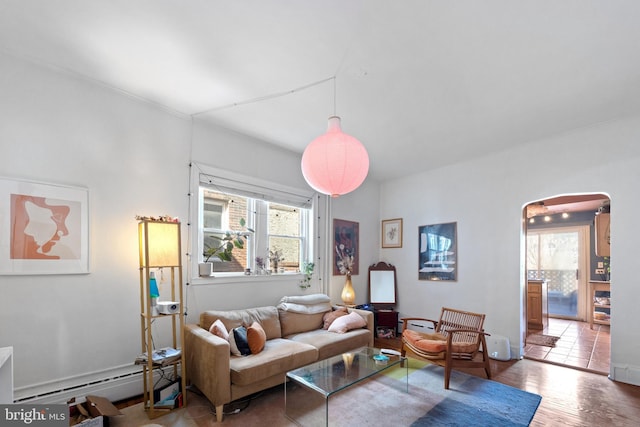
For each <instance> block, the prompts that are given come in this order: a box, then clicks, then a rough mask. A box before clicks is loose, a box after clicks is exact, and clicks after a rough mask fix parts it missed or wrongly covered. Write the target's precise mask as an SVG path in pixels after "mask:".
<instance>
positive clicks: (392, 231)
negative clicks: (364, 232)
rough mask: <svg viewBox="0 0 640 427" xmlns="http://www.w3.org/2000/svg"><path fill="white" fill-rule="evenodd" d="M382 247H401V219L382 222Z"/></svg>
mask: <svg viewBox="0 0 640 427" xmlns="http://www.w3.org/2000/svg"><path fill="white" fill-rule="evenodd" d="M382 247H383V248H401V247H402V218H395V219H385V220H383V221H382Z"/></svg>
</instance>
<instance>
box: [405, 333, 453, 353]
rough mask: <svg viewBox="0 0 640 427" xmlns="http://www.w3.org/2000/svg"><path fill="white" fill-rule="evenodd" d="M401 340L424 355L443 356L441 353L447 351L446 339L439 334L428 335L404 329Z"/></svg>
mask: <svg viewBox="0 0 640 427" xmlns="http://www.w3.org/2000/svg"><path fill="white" fill-rule="evenodd" d="M402 338H403V339H405V340H406V341H407V342H408V343H409V344H410V345H412V346H414V347H415V348H417V349H418V350H421V351H423V352H425V353H430V354H433V355H437V356H443V355H444V353H443V352H444V351H446V350H447V337H445V336H444V335H442V334H439V333H431V334H430V333H425V332H418V331H414V330H411V329H406V330H405V331H404V332H403V333H402Z"/></svg>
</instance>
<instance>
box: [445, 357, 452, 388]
mask: <svg viewBox="0 0 640 427" xmlns="http://www.w3.org/2000/svg"><path fill="white" fill-rule="evenodd" d="M449 378H451V365H449V364H448V363H447V365H446V366H445V367H444V389H445V390H449Z"/></svg>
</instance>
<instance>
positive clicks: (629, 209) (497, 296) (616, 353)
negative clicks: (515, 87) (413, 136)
mask: <svg viewBox="0 0 640 427" xmlns="http://www.w3.org/2000/svg"><path fill="white" fill-rule="evenodd" d="M639 137H640V118H639V117H632V118H626V119H621V120H619V121H615V122H610V123H603V124H600V125H597V126H593V127H590V128H585V129H579V130H576V131H574V132H570V133H567V134H563V135H560V136H555V137H552V138H548V139H545V140H541V141H536V142H535V143H530V144H528V145H527V146H524V147H519V148H516V149H512V150H510V151H507V152H502V153H495V154H488V155H487V156H486V157H484V158H479V159H475V160H474V161H471V162H465V163H459V164H456V165H453V166H450V167H443V168H440V169H437V170H434V171H431V172H425V173H417V174H415V175H412V176H409V177H405V178H402V179H398V180H395V181H392V182H386V183H384V184H382V186H381V195H380V219H385V218H403V220H404V244H403V247H402V249H383V250H381V251H380V254H381V258H382V259H383V260H385V261H387V262H390V263H392V264H394V265H396V267H397V270H398V287H399V304H398V310H399V311H400V316H401V317H402V316H406V315H412V316H426V317H431V318H433V317H434V316H435V317H436V318H437V316H438V315H439V313H440V308H441V307H442V306H452V307H458V308H462V309H468V310H470V311H478V312H482V313H487V320H486V329H487V331H488V332H489V333H493V334H498V335H504V336H507V337H508V338H509V340H510V341H511V344H512V347H516V348H517V347H518V346H522V341H521V336H522V326H521V322H520V319H521V317H522V313H521V311H520V310H521V301H522V300H523V291H524V263H523V259H522V256H521V253H522V250H521V243H522V240H521V232H522V220H521V218H522V208H523V206H524V205H525V204H526V203H528V202H530V201H534V200H539V199H543V198H548V197H551V196H555V195H559V194H569V193H595V192H603V193H607V194H609V195H610V196H611V206H612V215H611V217H612V222H611V235H612V249H611V258H612V261H613V263H612V264H613V266H612V269H613V272H612V301H613V310H612V311H613V313H612V320H611V366H612V374H613V378H614V379H616V380H620V381H624V382H631V383H634V384H640V363H639V362H638V361H639V360H640V330H639V329H638V328H636V327H635V326H633V325H635V324H636V323H637V322H636V320H637V316H636V313H637V309H638V308H637V302H638V301H640V286H638V279H637V276H638V272H637V270H636V269H635V266H636V265H637V250H636V249H635V248H636V246H637V242H638V239H639V237H640V222H638V220H637V218H636V214H637V212H638V211H639V210H640V200H638V193H637V191H636V190H634V188H635V187H637V183H638V182H639V178H640V144H638V143H637V141H638V139H639ZM428 161H429V162H430V163H433V162H436V161H437V159H429V160H428ZM443 222H457V228H458V250H459V253H458V268H459V271H458V280H457V281H456V282H429V281H419V280H418V272H417V270H418V227H419V226H421V225H426V224H438V223H443Z"/></svg>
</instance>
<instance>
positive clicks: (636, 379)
mask: <svg viewBox="0 0 640 427" xmlns="http://www.w3.org/2000/svg"><path fill="white" fill-rule="evenodd" d="M610 372H611V374H610V375H609V378H611V379H612V380H614V381H619V382H622V383H627V384H632V385H637V386H640V367H639V366H629V365H624V364H614V363H612V364H611V369H610Z"/></svg>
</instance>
